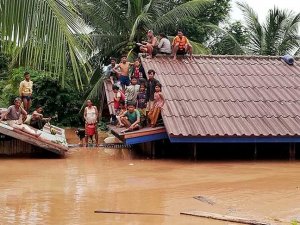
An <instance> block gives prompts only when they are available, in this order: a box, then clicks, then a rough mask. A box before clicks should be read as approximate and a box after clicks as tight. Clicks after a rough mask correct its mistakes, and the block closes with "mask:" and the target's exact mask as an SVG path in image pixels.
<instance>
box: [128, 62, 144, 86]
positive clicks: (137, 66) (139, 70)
mask: <svg viewBox="0 0 300 225" xmlns="http://www.w3.org/2000/svg"><path fill="white" fill-rule="evenodd" d="M132 77H135V78H136V79H137V81H138V84H140V83H142V82H143V80H144V79H145V78H146V74H145V70H144V68H143V66H142V65H141V61H140V59H139V58H136V59H135V61H134V65H133V71H132V75H131V78H132ZM144 82H145V80H144Z"/></svg>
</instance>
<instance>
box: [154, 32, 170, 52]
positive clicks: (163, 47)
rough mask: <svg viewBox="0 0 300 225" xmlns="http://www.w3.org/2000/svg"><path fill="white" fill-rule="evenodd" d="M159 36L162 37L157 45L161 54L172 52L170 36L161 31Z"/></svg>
mask: <svg viewBox="0 0 300 225" xmlns="http://www.w3.org/2000/svg"><path fill="white" fill-rule="evenodd" d="M159 37H160V40H159V43H158V46H157V48H158V52H159V53H161V54H167V55H169V54H171V53H172V50H171V42H170V40H169V39H168V37H167V36H166V35H165V34H163V33H160V34H159Z"/></svg>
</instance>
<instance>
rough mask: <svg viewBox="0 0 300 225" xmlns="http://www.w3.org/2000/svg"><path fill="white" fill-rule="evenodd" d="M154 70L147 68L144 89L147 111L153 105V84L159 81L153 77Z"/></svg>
mask: <svg viewBox="0 0 300 225" xmlns="http://www.w3.org/2000/svg"><path fill="white" fill-rule="evenodd" d="M154 75H155V71H154V70H152V69H150V70H148V80H147V83H146V85H147V91H146V101H147V111H149V110H150V109H151V108H152V107H153V103H154V92H155V86H156V85H157V83H159V81H158V80H156V79H155V78H154Z"/></svg>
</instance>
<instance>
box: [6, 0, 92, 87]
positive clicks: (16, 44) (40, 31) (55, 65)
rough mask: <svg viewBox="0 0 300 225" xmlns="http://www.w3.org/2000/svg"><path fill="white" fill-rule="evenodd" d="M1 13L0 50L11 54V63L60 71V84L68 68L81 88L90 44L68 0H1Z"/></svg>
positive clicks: (86, 75) (87, 70)
mask: <svg viewBox="0 0 300 225" xmlns="http://www.w3.org/2000/svg"><path fill="white" fill-rule="evenodd" d="M0 15H1V16H0V33H1V36H0V50H1V51H2V52H5V53H9V54H11V55H12V57H13V61H12V63H13V65H16V64H17V65H24V66H30V67H31V68H34V69H36V70H44V71H50V72H52V73H54V74H59V75H60V77H59V80H60V83H61V84H62V85H64V83H65V79H66V77H65V75H66V74H67V73H66V72H67V69H68V68H69V69H71V70H72V71H73V74H74V75H72V76H75V82H76V85H77V87H82V85H83V82H82V77H83V75H85V76H84V77H85V79H88V74H89V72H90V68H89V66H88V64H86V60H85V58H86V55H87V54H88V53H89V51H90V50H91V47H92V46H91V42H90V39H89V37H88V35H87V31H86V30H85V29H84V28H85V27H86V25H85V24H84V22H83V20H82V19H81V18H80V16H79V14H78V12H77V11H76V9H75V7H74V6H73V5H72V3H71V1H68V0H67V1H65V0H26V1H24V0H0Z"/></svg>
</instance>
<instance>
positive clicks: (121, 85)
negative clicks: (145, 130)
mask: <svg viewBox="0 0 300 225" xmlns="http://www.w3.org/2000/svg"><path fill="white" fill-rule="evenodd" d="M130 71H131V72H130ZM106 75H107V78H109V80H110V82H111V83H112V91H113V100H112V101H110V102H108V104H113V108H114V114H113V115H112V124H114V125H117V126H118V127H124V128H125V129H124V130H122V132H128V131H133V130H138V129H140V128H141V127H143V126H151V127H155V126H156V125H157V121H158V118H159V116H160V111H161V109H162V107H163V105H164V101H165V100H164V97H163V94H162V92H161V84H160V82H159V81H158V80H157V79H155V78H154V76H155V71H154V70H149V71H148V78H147V76H146V74H145V71H144V68H143V67H142V65H141V62H140V59H138V58H137V59H136V60H135V61H134V63H130V62H127V57H126V56H122V58H121V61H120V63H119V64H117V63H116V59H115V58H112V59H111V64H110V65H108V66H107V70H106Z"/></svg>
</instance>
